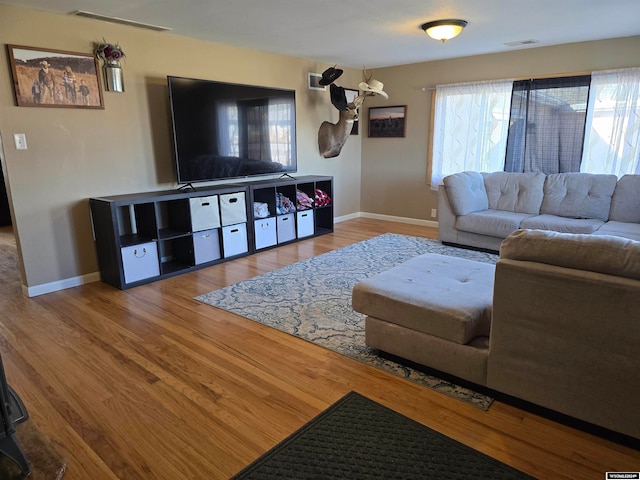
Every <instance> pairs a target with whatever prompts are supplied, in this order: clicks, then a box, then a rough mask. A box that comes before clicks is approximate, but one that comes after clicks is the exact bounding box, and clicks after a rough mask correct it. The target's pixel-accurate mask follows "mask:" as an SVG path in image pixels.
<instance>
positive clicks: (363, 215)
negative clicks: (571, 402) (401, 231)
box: [333, 212, 438, 228]
mask: <svg viewBox="0 0 640 480" xmlns="http://www.w3.org/2000/svg"><path fill="white" fill-rule="evenodd" d="M354 218H372V219H374V220H384V221H387V222H398V223H408V224H410V225H420V226H422V227H434V228H438V222H437V221H435V220H421V219H419V218H408V217H396V216H393V215H382V214H380V213H368V212H357V213H351V214H349V215H344V216H342V217H336V218H335V219H334V220H333V222H334V223H339V222H344V221H346V220H352V219H354Z"/></svg>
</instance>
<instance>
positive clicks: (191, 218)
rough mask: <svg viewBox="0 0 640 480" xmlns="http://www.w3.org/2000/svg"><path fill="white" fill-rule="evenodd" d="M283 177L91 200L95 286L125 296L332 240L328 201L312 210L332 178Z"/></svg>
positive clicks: (330, 186) (329, 194)
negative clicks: (284, 202)
mask: <svg viewBox="0 0 640 480" xmlns="http://www.w3.org/2000/svg"><path fill="white" fill-rule="evenodd" d="M286 176H287V177H289V178H284V177H283V178H273V179H268V180H259V181H251V182H239V183H228V184H221V185H213V186H203V187H199V188H198V189H197V190H196V189H194V188H193V186H191V184H189V185H188V186H186V187H185V188H186V189H185V190H180V191H177V190H175V189H173V190H164V191H159V192H144V193H132V194H127V195H115V196H110V197H99V198H91V199H90V200H89V205H90V207H91V223H92V226H93V232H94V240H95V242H96V253H97V254H98V263H99V265H100V278H101V280H102V281H103V282H105V283H108V284H110V285H113V286H114V287H116V288H120V289H123V290H124V289H127V288H130V287H135V286H138V285H142V284H145V283H149V282H153V281H155V280H159V279H161V278H168V277H171V276H175V275H179V274H182V273H187V272H192V271H194V270H197V269H200V268H204V267H209V266H213V265H216V264H218V263H221V262H225V261H228V260H233V259H236V258H239V257H242V256H246V255H251V254H254V253H257V252H259V251H262V250H264V249H267V248H275V247H277V246H280V245H283V244H286V243H291V242H296V241H298V240H303V239H306V238H310V237H316V236H319V235H324V234H327V233H330V232H333V222H334V219H333V200H331V201H330V202H329V203H322V205H317V204H316V203H315V202H314V199H315V196H316V191H322V192H324V193H325V194H326V196H327V197H329V198H331V199H332V198H333V177H330V176H322V175H301V176H299V177H298V178H295V179H294V178H293V177H291V176H289V175H286ZM189 187H190V188H189ZM298 192H300V197H301V198H303V199H304V197H303V196H302V195H301V194H304V196H306V197H309V200H311V201H310V203H308V204H307V203H304V204H301V205H300V206H298V205H297V203H298V195H299V193H298ZM285 197H286V199H288V200H289V201H290V202H291V203H292V206H293V210H287V211H282V210H279V207H280V203H279V201H278V199H282V198H285ZM256 207H258V212H259V213H258V214H256Z"/></svg>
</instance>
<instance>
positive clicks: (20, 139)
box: [13, 133, 27, 150]
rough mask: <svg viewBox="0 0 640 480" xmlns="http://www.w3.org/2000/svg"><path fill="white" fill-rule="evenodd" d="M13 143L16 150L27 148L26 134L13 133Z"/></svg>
mask: <svg viewBox="0 0 640 480" xmlns="http://www.w3.org/2000/svg"><path fill="white" fill-rule="evenodd" d="M13 143H15V144H16V150H26V149H27V136H26V135H25V134H24V133H14V134H13Z"/></svg>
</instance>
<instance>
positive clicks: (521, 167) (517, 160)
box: [504, 75, 591, 174]
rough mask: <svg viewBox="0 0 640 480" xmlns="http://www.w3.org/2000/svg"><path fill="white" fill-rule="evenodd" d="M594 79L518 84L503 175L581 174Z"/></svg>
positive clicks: (564, 78)
mask: <svg viewBox="0 0 640 480" xmlns="http://www.w3.org/2000/svg"><path fill="white" fill-rule="evenodd" d="M590 83H591V76H590V75H581V76H575V77H562V78H542V79H532V80H521V81H517V82H514V84H513V93H512V96H511V115H510V119H509V134H508V137H507V154H506V161H505V167H504V170H505V172H542V173H546V174H549V173H561V172H578V171H580V162H581V160H582V147H583V140H584V129H585V121H586V117H587V100H588V98H589V84H590Z"/></svg>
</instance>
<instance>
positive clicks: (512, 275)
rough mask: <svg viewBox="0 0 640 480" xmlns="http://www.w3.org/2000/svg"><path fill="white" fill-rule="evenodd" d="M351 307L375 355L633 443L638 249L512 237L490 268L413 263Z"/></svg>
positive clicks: (539, 233) (632, 244)
mask: <svg viewBox="0 0 640 480" xmlns="http://www.w3.org/2000/svg"><path fill="white" fill-rule="evenodd" d="M352 303H353V308H354V309H355V310H356V311H358V312H361V313H364V314H365V315H367V317H366V319H365V337H366V344H367V345H369V346H371V347H373V348H376V349H378V350H380V351H383V352H387V353H390V354H393V355H396V356H399V357H402V358H405V359H407V360H411V361H413V362H416V363H419V364H422V365H426V366H429V367H432V368H435V369H437V370H440V371H444V372H446V373H449V374H451V375H454V376H456V377H459V378H462V379H465V380H468V381H471V382H473V383H475V384H478V385H483V386H485V387H488V388H491V389H493V390H494V391H497V392H502V393H505V394H507V395H510V396H513V397H516V398H519V399H522V400H525V401H528V402H531V403H534V404H536V405H540V406H542V407H545V408H548V409H551V410H555V411H558V412H561V413H563V414H565V415H569V416H571V417H575V418H578V419H580V420H583V421H586V422H589V423H592V424H595V425H598V426H600V427H604V428H607V429H609V430H613V431H615V432H619V433H622V434H624V435H628V436H631V437H634V438H636V439H640V415H638V399H639V398H640V382H638V381H637V378H638V372H640V355H638V339H640V242H636V241H633V240H628V239H625V238H622V237H618V236H602V235H593V234H567V233H558V232H551V231H545V230H518V231H516V232H514V233H513V234H511V235H510V236H509V237H507V239H505V240H504V241H503V242H502V248H501V250H500V257H499V260H498V262H497V264H496V265H495V266H494V265H492V264H489V263H482V262H474V261H470V260H466V259H464V258H456V257H452V256H444V255H437V254H425V255H421V256H419V257H416V258H413V259H411V260H409V261H408V262H405V263H403V264H401V265H399V266H397V267H394V268H392V269H390V270H388V271H385V272H382V273H380V274H378V275H376V276H374V277H371V278H368V279H365V280H363V281H361V282H359V283H358V284H357V285H356V286H355V287H354V289H353V294H352Z"/></svg>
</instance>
